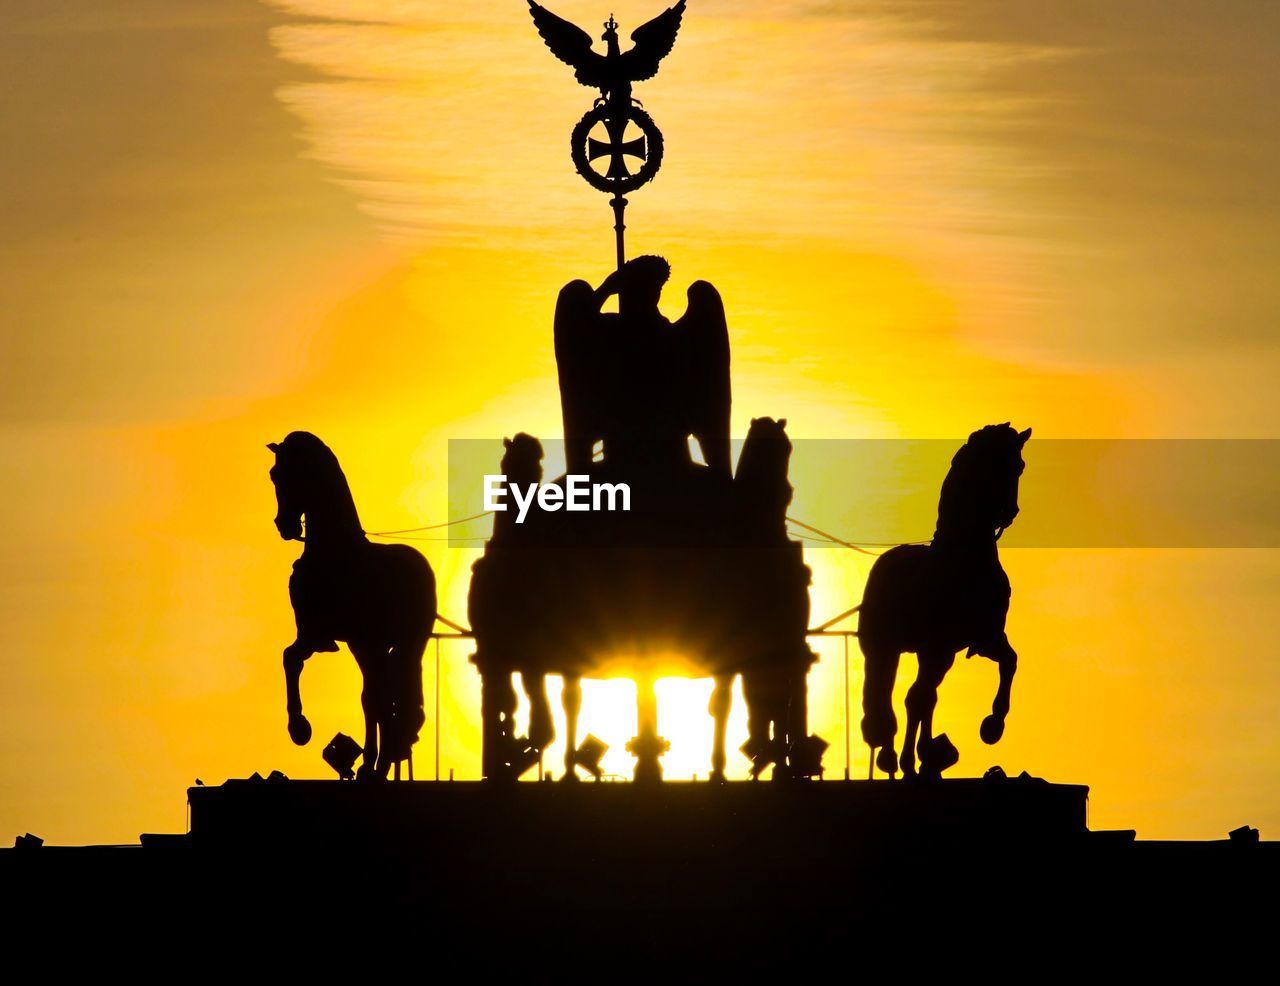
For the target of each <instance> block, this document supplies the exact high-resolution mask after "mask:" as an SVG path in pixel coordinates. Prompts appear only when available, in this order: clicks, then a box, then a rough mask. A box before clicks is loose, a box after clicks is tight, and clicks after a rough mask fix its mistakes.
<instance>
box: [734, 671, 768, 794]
mask: <svg viewBox="0 0 1280 986" xmlns="http://www.w3.org/2000/svg"><path fill="white" fill-rule="evenodd" d="M761 675H762V672H761V671H759V670H755V671H746V672H743V675H742V696H743V698H745V699H746V702H747V741H746V742H745V743H743V744H742V747H741V750H742V753H743V755H744V756H746V758H747V759H748V760H750V761H751V779H752V780H753V781H754V780H759V778H760V775H761V774H762V773H763V772H764V768H765V767H767V766H768V764H769V760H768V748H769V713H768V710H767V709H766V708H765V706H766V702H767V699H766V696H765V695H764V694H763V692H764V688H763V687H762V684H761V681H760V678H761Z"/></svg>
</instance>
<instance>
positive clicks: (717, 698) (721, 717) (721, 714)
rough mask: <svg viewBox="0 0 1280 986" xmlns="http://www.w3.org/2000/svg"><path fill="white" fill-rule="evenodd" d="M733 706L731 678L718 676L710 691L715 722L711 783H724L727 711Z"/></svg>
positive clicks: (726, 761) (711, 709) (726, 760)
mask: <svg viewBox="0 0 1280 986" xmlns="http://www.w3.org/2000/svg"><path fill="white" fill-rule="evenodd" d="M732 704H733V676H732V675H718V676H717V677H716V684H715V688H713V689H712V691H711V708H710V710H709V711H710V712H711V715H712V718H713V719H714V720H715V742H714V744H713V745H712V749H711V781H712V783H715V784H723V783H724V768H725V764H726V763H728V758H727V757H726V756H725V752H724V739H725V733H726V732H727V730H728V726H729V709H730V707H731V706H732Z"/></svg>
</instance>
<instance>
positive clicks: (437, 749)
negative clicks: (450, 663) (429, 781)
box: [436, 637, 440, 780]
mask: <svg viewBox="0 0 1280 986" xmlns="http://www.w3.org/2000/svg"><path fill="white" fill-rule="evenodd" d="M436 780H440V638H439V637H436Z"/></svg>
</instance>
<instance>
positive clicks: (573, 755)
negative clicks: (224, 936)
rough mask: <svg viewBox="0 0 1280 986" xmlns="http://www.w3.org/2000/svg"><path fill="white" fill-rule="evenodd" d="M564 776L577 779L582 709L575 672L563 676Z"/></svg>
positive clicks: (579, 686)
mask: <svg viewBox="0 0 1280 986" xmlns="http://www.w3.org/2000/svg"><path fill="white" fill-rule="evenodd" d="M561 698H562V701H563V702H564V731H565V737H564V777H563V778H562V780H566V781H569V782H573V781H576V780H577V779H578V770H577V768H578V713H579V712H581V711H582V679H581V678H580V677H578V676H577V675H576V674H573V675H570V674H567V675H565V676H564V692H563V694H562V696H561Z"/></svg>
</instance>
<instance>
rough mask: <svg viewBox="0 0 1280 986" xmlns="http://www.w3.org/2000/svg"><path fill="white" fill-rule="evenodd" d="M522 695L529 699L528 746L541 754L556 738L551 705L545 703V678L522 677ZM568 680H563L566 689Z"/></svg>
mask: <svg viewBox="0 0 1280 986" xmlns="http://www.w3.org/2000/svg"><path fill="white" fill-rule="evenodd" d="M521 677H522V680H523V681H524V693H525V695H527V696H528V698H529V745H530V746H531V747H533V748H534V749H535V750H537V751H538V752H539V753H541V752H542V751H543V750H545V749H546V748H547V747H548V746H550V745H551V741H552V740H554V739H555V738H556V727H555V724H554V722H553V721H552V719H551V705H550V703H548V702H547V676H546V675H544V674H525V675H522V676H521ZM568 684H569V679H568V678H566V679H565V687H566V688H567V687H568Z"/></svg>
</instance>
